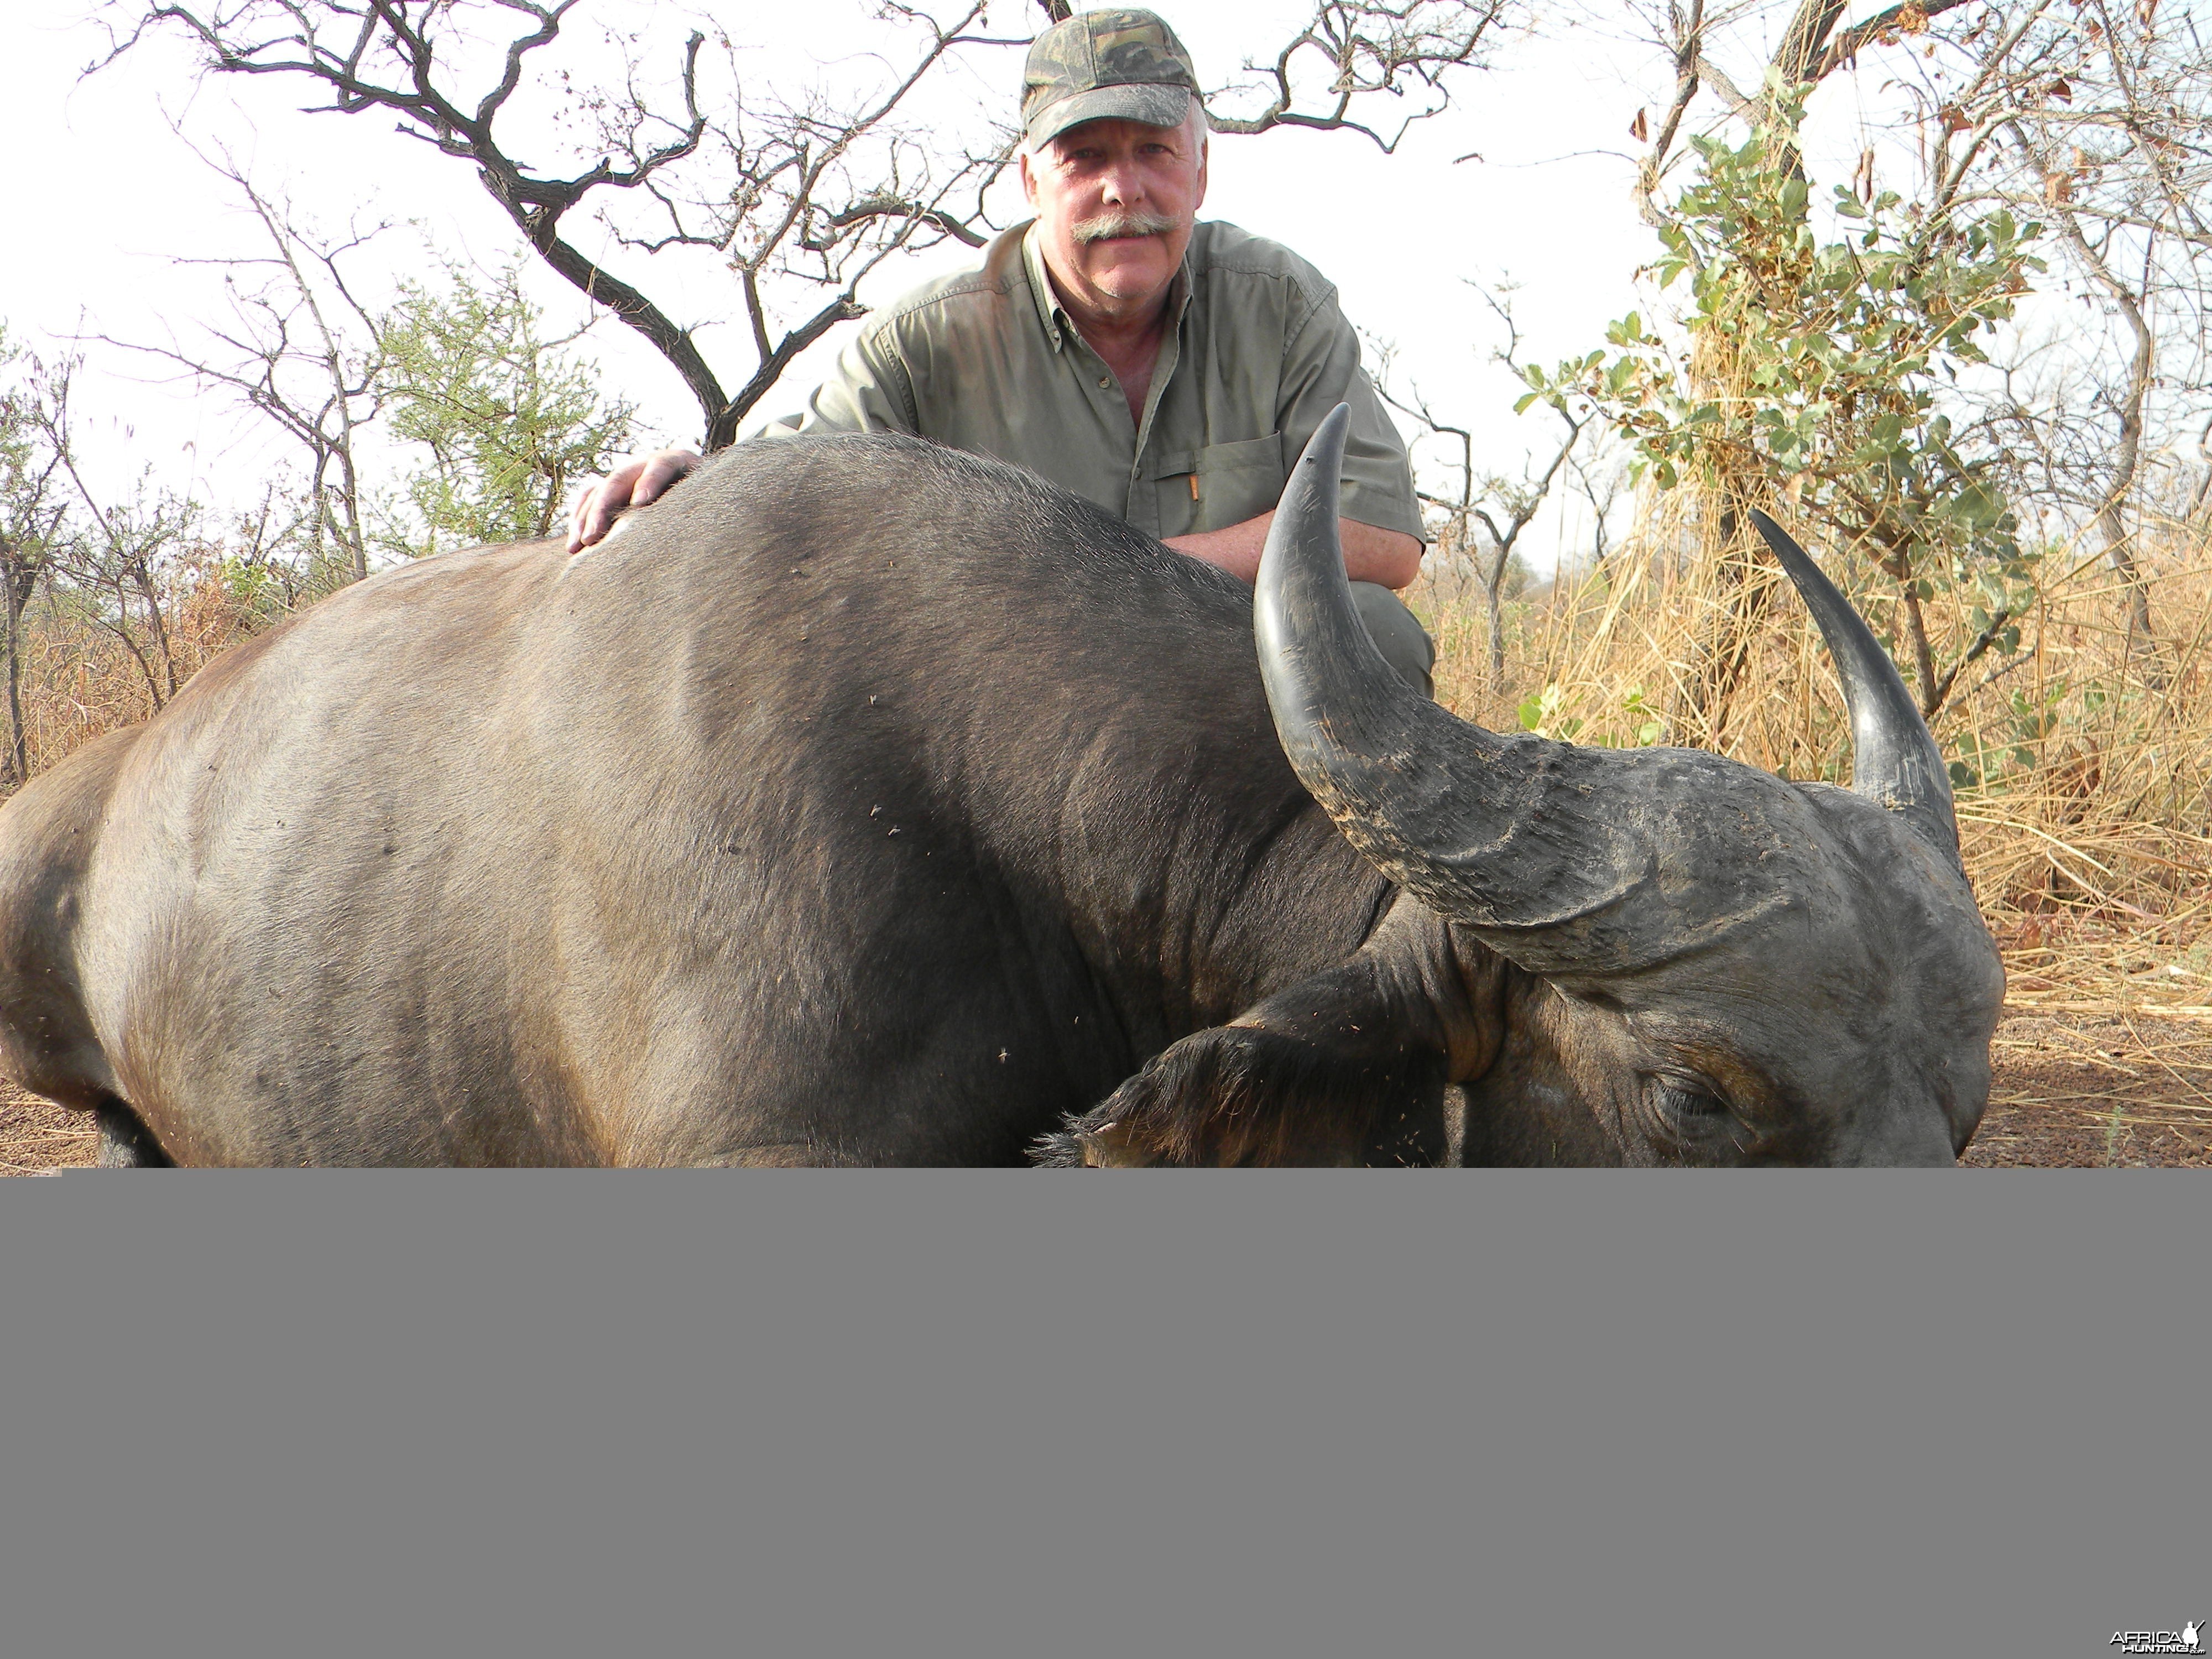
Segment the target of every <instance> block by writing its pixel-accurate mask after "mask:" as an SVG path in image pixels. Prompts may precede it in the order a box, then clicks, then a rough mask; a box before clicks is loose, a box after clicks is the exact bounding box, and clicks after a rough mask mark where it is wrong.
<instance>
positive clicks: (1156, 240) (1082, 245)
mask: <svg viewBox="0 0 2212 1659" xmlns="http://www.w3.org/2000/svg"><path fill="white" fill-rule="evenodd" d="M1022 188H1023V190H1024V191H1025V192H1027V194H1028V196H1029V198H1030V206H1031V207H1032V208H1034V209H1036V216H1037V234H1039V235H1040V236H1041V237H1042V239H1043V250H1044V255H1045V264H1046V265H1047V267H1048V269H1049V270H1051V272H1052V275H1053V280H1054V282H1055V283H1057V284H1058V285H1059V286H1060V298H1061V299H1062V300H1063V301H1066V302H1067V305H1068V308H1069V309H1070V310H1071V311H1073V312H1074V313H1076V314H1077V315H1078V316H1079V318H1080V317H1082V316H1083V315H1084V314H1085V313H1091V315H1093V316H1096V317H1100V318H1103V319H1111V320H1115V321H1135V320H1137V319H1139V318H1141V317H1143V316H1144V315H1145V314H1146V313H1147V312H1148V311H1149V310H1150V309H1151V308H1152V307H1155V306H1157V305H1158V303H1159V301H1160V300H1161V298H1162V296H1164V295H1165V294H1166V293H1167V289H1168V284H1169V283H1171V282H1172V281H1174V280H1175V274H1176V269H1177V268H1178V267H1179V266H1180V265H1181V264H1182V256H1183V250H1184V249H1186V248H1187V247H1188V246H1190V232H1191V226H1192V225H1193V224H1194V223H1195V222H1196V221H1197V218H1198V209H1199V204H1200V203H1201V202H1203V201H1205V199H1206V141H1205V139H1204V137H1203V136H1202V130H1201V129H1200V126H1199V124H1198V122H1197V121H1196V120H1195V119H1194V120H1188V121H1186V122H1184V123H1183V125H1181V126H1179V127H1148V126H1146V125H1143V124H1142V123H1140V122H1137V121H1085V123H1084V124H1083V125H1080V126H1077V127H1070V128H1069V129H1068V130H1067V131H1066V132H1063V133H1061V134H1060V136H1059V137H1056V138H1054V139H1052V140H1050V141H1048V143H1045V144H1044V145H1043V146H1042V148H1041V149H1039V150H1037V151H1036V153H1035V154H1034V155H1031V154H1028V153H1024V155H1023V156H1022Z"/></svg>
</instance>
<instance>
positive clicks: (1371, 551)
mask: <svg viewBox="0 0 2212 1659" xmlns="http://www.w3.org/2000/svg"><path fill="white" fill-rule="evenodd" d="M1274 521H1275V515H1274V513H1273V512H1272V511H1270V512H1267V513H1261V514H1260V516H1259V517H1258V518H1256V519H1247V520H1244V522H1243V523H1242V524H1232V525H1230V526H1227V527H1226V528H1225V529H1221V530H1201V531H1199V532H1196V533H1195V534H1194V535H1189V536H1170V537H1169V538H1168V543H1167V544H1168V545H1169V546H1170V547H1172V548H1174V549H1175V550H1176V551H1177V552H1179V553H1188V554H1189V555H1190V556H1191V557H1193V558H1194V559H1203V560H1205V561H1206V563H1208V564H1214V565H1219V566H1220V567H1221V568H1223V569H1224V570H1226V571H1227V572H1228V573H1229V574H1231V575H1232V576H1234V577H1236V578H1237V580H1239V581H1241V582H1243V583H1245V584H1247V585H1248V586H1249V584H1250V583H1252V582H1253V581H1255V580H1258V577H1259V574H1260V550H1261V548H1263V547H1265V546H1266V545H1267V526H1269V525H1271V524H1273V522H1274ZM1336 527H1337V532H1338V534H1339V536H1340V538H1341V539H1342V541H1343V543H1344V574H1346V575H1347V576H1349V577H1351V578H1352V580H1354V581H1356V582H1375V583H1378V584H1379V585H1381V586H1384V587H1393V588H1395V587H1405V586H1409V585H1411V583H1412V582H1413V578H1414V577H1416V576H1418V575H1419V574H1421V544H1420V543H1419V541H1417V540H1415V539H1414V538H1413V537H1411V536H1408V535H1407V533H1406V532H1404V531H1402V530H1385V529H1383V528H1382V527H1381V526H1379V525H1371V524H1362V523H1361V522H1360V521H1359V520H1357V519H1339V520H1337V521H1336Z"/></svg>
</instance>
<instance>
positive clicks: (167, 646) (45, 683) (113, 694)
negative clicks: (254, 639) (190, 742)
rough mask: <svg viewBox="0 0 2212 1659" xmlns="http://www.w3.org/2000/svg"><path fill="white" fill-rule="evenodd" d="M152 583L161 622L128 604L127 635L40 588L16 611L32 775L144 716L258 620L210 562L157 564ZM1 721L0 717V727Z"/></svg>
mask: <svg viewBox="0 0 2212 1659" xmlns="http://www.w3.org/2000/svg"><path fill="white" fill-rule="evenodd" d="M157 591H158V592H160V594H161V599H162V626H161V629H159V630H156V629H154V628H153V627H152V626H151V625H150V624H149V623H148V622H147V620H146V619H145V617H144V616H143V613H139V614H134V615H133V617H132V620H131V627H130V629H129V635H128V642H126V639H125V634H124V633H123V632H122V631H120V630H118V629H117V628H115V627H114V626H112V625H109V624H105V623H101V622H100V621H97V620H95V619H94V616H93V613H92V611H91V608H90V607H89V606H87V605H55V604H54V603H52V601H51V600H49V599H46V598H45V597H44V596H41V597H40V599H38V600H36V601H34V602H33V605H31V607H30V609H29V610H28V611H27V612H26V613H25V616H24V619H23V622H24V641H23V669H22V682H21V693H20V695H21V702H22V710H23V740H24V747H25V749H26V750H27V753H28V756H29V760H30V770H31V774H32V775H33V776H36V775H38V774H39V773H40V772H43V771H45V770H46V769H47V768H48V767H50V766H52V765H53V764H54V763H56V762H58V761H59V760H61V759H62V758H63V757H65V756H66V755H68V754H69V753H70V750H74V749H76V748H78V747H79V746H81V745H82V744H87V743H89V742H90V741H91V740H92V739H93V738H97V737H100V736H101V735H102V734H103V733H106V732H112V731H115V730H116V729H117V728H118V727H120V726H133V725H136V724H137V722H138V721H140V720H146V719H149V718H150V717H151V716H152V715H153V714H155V711H156V709H157V708H159V707H160V706H161V704H162V703H166V702H167V701H168V698H169V696H170V695H171V690H172V687H173V686H177V687H181V686H182V685H184V684H185V682H186V681H188V680H190V679H191V677H192V676H193V675H194V674H196V673H197V672H198V671H200V669H201V667H202V666H203V665H204V664H205V663H207V662H208V661H209V660H210V659H212V658H215V657H217V656H220V655H221V654H222V653H223V652H225V651H227V650H228V649H229V648H230V647H232V646H234V645H235V644H237V643H238V642H239V641H240V640H242V639H244V638H245V637H246V635H247V634H248V633H249V632H251V631H252V629H253V628H254V627H255V626H256V625H257V623H258V620H260V619H257V618H256V617H254V615H253V613H252V611H251V610H250V609H249V607H248V606H246V605H245V604H243V603H242V602H241V601H240V598H239V596H238V595H237V593H236V592H234V591H233V589H232V588H231V587H230V586H229V585H228V583H226V582H225V581H223V580H221V578H220V575H219V567H218V566H216V565H215V564H213V563H201V562H186V563H181V564H179V565H177V566H175V567H173V568H171V569H169V570H167V572H165V573H164V575H163V578H162V580H161V585H160V587H159V589H158V590H157ZM134 611H136V607H134ZM108 614H110V615H111V616H112V611H110V612H109V613H108ZM134 647H135V648H134ZM3 721H4V708H0V722H3ZM5 730H6V728H5V726H4V723H0V735H4V732H5Z"/></svg>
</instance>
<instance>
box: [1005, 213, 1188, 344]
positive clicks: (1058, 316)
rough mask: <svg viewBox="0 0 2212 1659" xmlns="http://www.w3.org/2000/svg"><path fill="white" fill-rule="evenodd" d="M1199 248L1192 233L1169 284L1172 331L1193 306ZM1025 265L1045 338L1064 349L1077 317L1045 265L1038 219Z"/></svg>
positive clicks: (1026, 243) (1025, 243)
mask: <svg viewBox="0 0 2212 1659" xmlns="http://www.w3.org/2000/svg"><path fill="white" fill-rule="evenodd" d="M1197 251H1198V234H1197V232H1196V231H1195V230H1194V231H1193V232H1192V233H1191V239H1190V246H1188V247H1186V248H1185V249H1184V250H1183V252H1182V266H1181V268H1180V269H1178V270H1176V274H1175V280H1174V281H1173V282H1172V283H1170V284H1169V285H1168V316H1169V319H1170V323H1169V327H1168V332H1169V333H1170V334H1173V333H1174V332H1176V331H1177V330H1178V329H1180V328H1182V314H1183V313H1184V312H1186V311H1188V310H1189V309H1190V289H1191V281H1190V267H1191V260H1192V258H1193V257H1194V255H1195V254H1196V252H1197ZM1022 266H1023V268H1024V270H1027V271H1028V272H1029V276H1030V298H1031V299H1033V300H1035V301H1036V308H1037V320H1038V321H1039V322H1040V323H1042V324H1043V325H1044V334H1045V338H1047V339H1048V340H1050V341H1051V342H1052V349H1054V351H1058V350H1060V349H1061V348H1063V347H1064V346H1066V343H1067V337H1068V336H1069V335H1071V334H1073V333H1074V332H1075V319H1073V318H1072V317H1070V316H1069V315H1068V314H1067V308H1066V307H1064V306H1063V305H1061V304H1060V298H1059V296H1058V295H1056V294H1054V292H1053V287H1052V277H1051V276H1050V275H1049V274H1048V272H1047V271H1046V270H1045V268H1044V249H1043V247H1042V246H1040V245H1039V243H1038V241H1037V230H1036V220H1034V219H1032V220H1030V227H1029V229H1028V230H1027V231H1026V232H1024V234H1023V236H1022Z"/></svg>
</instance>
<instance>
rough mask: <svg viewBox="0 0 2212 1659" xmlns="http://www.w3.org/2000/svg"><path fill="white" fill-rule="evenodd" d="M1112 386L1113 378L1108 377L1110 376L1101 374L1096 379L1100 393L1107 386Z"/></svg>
mask: <svg viewBox="0 0 2212 1659" xmlns="http://www.w3.org/2000/svg"><path fill="white" fill-rule="evenodd" d="M1113 384H1114V377H1113V376H1112V375H1110V374H1101V375H1100V376H1099V377H1098V389H1099V390H1100V391H1101V392H1103V391H1105V390H1106V388H1107V387H1108V386H1111V385H1113Z"/></svg>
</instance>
